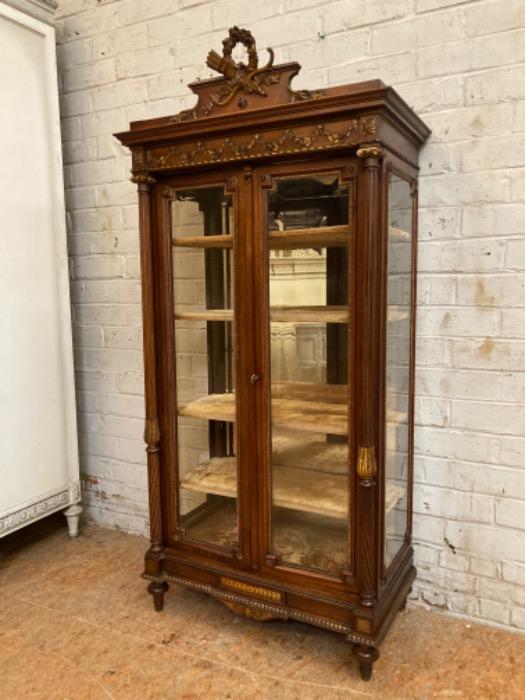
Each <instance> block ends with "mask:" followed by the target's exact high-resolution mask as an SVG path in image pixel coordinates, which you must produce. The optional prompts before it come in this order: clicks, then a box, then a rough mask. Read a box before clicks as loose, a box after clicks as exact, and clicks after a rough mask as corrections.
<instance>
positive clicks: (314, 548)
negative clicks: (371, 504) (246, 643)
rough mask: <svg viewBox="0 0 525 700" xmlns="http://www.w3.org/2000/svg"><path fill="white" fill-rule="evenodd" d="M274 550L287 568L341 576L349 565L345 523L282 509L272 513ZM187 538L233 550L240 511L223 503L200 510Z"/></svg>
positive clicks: (187, 527) (189, 527) (231, 502)
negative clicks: (290, 566) (232, 545)
mask: <svg viewBox="0 0 525 700" xmlns="http://www.w3.org/2000/svg"><path fill="white" fill-rule="evenodd" d="M272 530H273V543H272V549H273V551H275V552H279V553H280V555H281V559H282V560H283V562H285V563H286V564H291V565H292V566H297V567H301V568H302V569H313V570H315V571H321V572H323V573H327V574H331V575H333V576H339V575H340V571H341V569H342V568H345V567H346V566H347V561H348V541H347V539H348V526H347V521H346V520H339V519H334V518H325V517H323V516H320V515H314V514H311V513H297V512H293V511H289V510H286V509H283V508H274V509H273V511H272ZM186 535H187V536H189V537H190V538H191V539H193V540H196V541H200V542H213V543H214V544H217V545H219V546H224V547H228V548H229V547H231V543H232V541H234V540H236V539H237V509H236V506H235V501H234V500H233V499H224V500H223V502H222V503H221V504H220V505H214V506H213V507H212V508H210V509H209V510H207V509H201V510H200V511H199V513H198V516H193V517H192V518H191V520H189V521H188V525H187V526H186Z"/></svg>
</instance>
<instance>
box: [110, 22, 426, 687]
mask: <svg viewBox="0 0 525 700" xmlns="http://www.w3.org/2000/svg"><path fill="white" fill-rule="evenodd" d="M239 51H241V53H244V57H243V58H244V62H243V61H240V60H239V61H237V62H236V60H235V59H234V54H235V56H236V55H237V53H238V52H239ZM268 53H269V59H268V62H267V63H266V65H264V66H259V62H258V55H257V51H256V46H255V41H254V39H253V37H252V35H251V34H250V32H248V31H247V30H243V29H239V28H237V27H234V28H232V29H231V30H230V32H229V36H228V37H227V38H226V39H225V40H224V42H223V50H222V55H221V54H218V53H216V52H215V51H210V53H209V55H208V59H207V64H208V66H209V67H211V68H213V69H215V70H217V71H218V72H219V73H221V74H222V76H221V77H218V78H214V79H210V80H201V81H197V82H195V83H193V84H192V85H191V86H190V87H191V89H192V90H193V92H194V93H196V95H197V96H198V100H197V104H196V106H195V107H194V108H193V109H189V110H185V111H183V112H181V113H180V114H177V115H175V116H169V117H165V118H157V119H151V120H148V121H141V122H134V123H132V124H131V127H130V130H129V131H127V132H125V133H121V134H118V138H119V139H120V141H121V142H122V143H123V144H125V145H126V146H128V147H129V148H130V149H131V151H132V168H133V178H132V179H133V181H134V182H135V183H137V185H138V197H139V212H140V214H139V216H140V247H141V265H142V303H143V318H144V359H145V392H146V427H145V441H146V443H147V458H148V478H149V502H150V528H151V546H150V548H149V549H148V551H147V553H146V564H145V573H144V577H145V578H146V579H148V580H149V582H150V583H149V586H148V590H149V592H150V593H151V594H152V595H153V599H154V604H155V608H156V609H157V610H160V609H161V608H162V605H163V598H164V593H165V591H166V590H167V588H168V583H169V582H170V581H171V582H175V583H179V584H182V585H184V586H187V587H188V588H192V589H194V590H197V591H203V592H205V593H208V594H209V595H211V596H213V597H214V598H216V599H217V600H219V601H221V602H222V603H224V604H225V605H227V606H228V607H229V608H231V609H232V610H233V611H234V612H236V613H241V614H244V615H247V616H248V617H251V618H255V619H258V620H267V619H271V618H281V619H290V618H291V619H295V620H300V621H303V622H309V623H311V624H313V625H318V626H320V627H324V628H326V629H329V630H333V631H334V632H339V633H341V634H344V635H345V636H346V638H347V639H348V640H349V641H350V642H352V643H353V644H354V645H355V654H356V656H357V659H358V661H359V666H360V671H361V675H362V677H363V678H365V679H368V678H370V676H371V673H372V664H373V662H374V661H375V659H376V658H377V657H378V650H377V646H378V644H379V643H380V641H381V639H382V637H383V636H384V635H385V633H386V631H387V629H388V627H389V625H390V624H391V622H392V620H393V618H394V616H395V614H396V613H397V611H398V610H399V609H401V608H403V606H404V605H405V601H406V598H407V595H408V593H409V590H410V587H411V584H412V581H413V579H414V576H415V569H414V566H413V552H412V547H411V512H412V453H413V449H412V442H413V441H412V433H413V394H414V333H415V327H414V310H415V289H416V285H415V279H416V264H415V263H416V219H417V217H416V213H417V173H418V167H417V161H418V151H419V149H420V147H421V145H422V143H423V142H424V141H425V139H426V138H427V136H428V134H429V130H428V129H427V127H426V126H425V125H424V124H423V122H422V121H421V120H420V119H419V118H418V117H417V116H416V115H415V114H414V113H413V112H412V111H411V109H410V108H409V107H408V106H407V105H406V104H405V102H403V100H402V99H401V98H400V97H399V96H398V95H397V94H396V92H395V91H394V90H393V89H392V88H390V87H386V86H385V85H384V84H383V83H382V82H381V81H379V80H372V81H368V82H362V83H358V84H354V85H345V86H341V87H333V88H327V89H323V90H315V91H310V90H293V89H292V87H291V86H290V82H291V79H292V78H293V76H295V75H296V74H297V73H298V71H299V69H300V66H299V65H298V64H297V63H286V64H281V65H274V64H273V52H272V51H271V49H268Z"/></svg>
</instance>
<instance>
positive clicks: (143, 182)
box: [132, 173, 162, 556]
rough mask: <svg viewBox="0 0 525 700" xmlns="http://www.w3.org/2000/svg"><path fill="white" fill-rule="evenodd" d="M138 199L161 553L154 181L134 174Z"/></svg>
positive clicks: (151, 474)
mask: <svg viewBox="0 0 525 700" xmlns="http://www.w3.org/2000/svg"><path fill="white" fill-rule="evenodd" d="M132 181H133V182H135V183H137V186H138V198H139V231H140V268H141V277H142V322H143V346H144V392H145V404H146V420H145V425H144V441H145V443H146V453H147V460H148V493H149V513H150V542H151V547H150V550H149V551H150V554H153V555H157V556H158V555H160V553H161V552H162V520H161V492H160V447H159V443H160V428H159V419H158V412H157V371H156V355H155V350H156V349H155V321H154V318H155V317H154V302H153V267H152V253H151V248H152V242H151V187H152V185H154V184H155V182H156V180H155V178H153V177H151V176H150V175H148V174H145V173H139V174H135V175H134V176H133V177H132Z"/></svg>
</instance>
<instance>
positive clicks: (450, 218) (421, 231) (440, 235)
mask: <svg viewBox="0 0 525 700" xmlns="http://www.w3.org/2000/svg"><path fill="white" fill-rule="evenodd" d="M460 229H461V209H459V208H457V207H455V208H454V207H442V208H437V209H426V208H425V209H420V211H419V225H418V235H419V240H430V239H432V240H441V239H447V238H457V237H458V236H459V235H460Z"/></svg>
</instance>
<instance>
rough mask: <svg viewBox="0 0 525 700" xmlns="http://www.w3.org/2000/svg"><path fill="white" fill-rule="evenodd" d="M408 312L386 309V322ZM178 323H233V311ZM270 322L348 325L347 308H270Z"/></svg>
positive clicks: (195, 315) (208, 312)
mask: <svg viewBox="0 0 525 700" xmlns="http://www.w3.org/2000/svg"><path fill="white" fill-rule="evenodd" d="M408 317H409V313H408V311H404V310H402V308H401V307H397V306H394V305H391V306H389V307H388V322H389V323H393V322H394V321H403V320H405V319H407V318H408ZM175 319H176V320H178V321H233V309H204V310H203V311H185V312H183V313H178V314H175ZM270 321H272V322H273V323H348V322H349V321H350V318H349V310H348V307H347V306H272V307H271V308H270Z"/></svg>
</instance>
